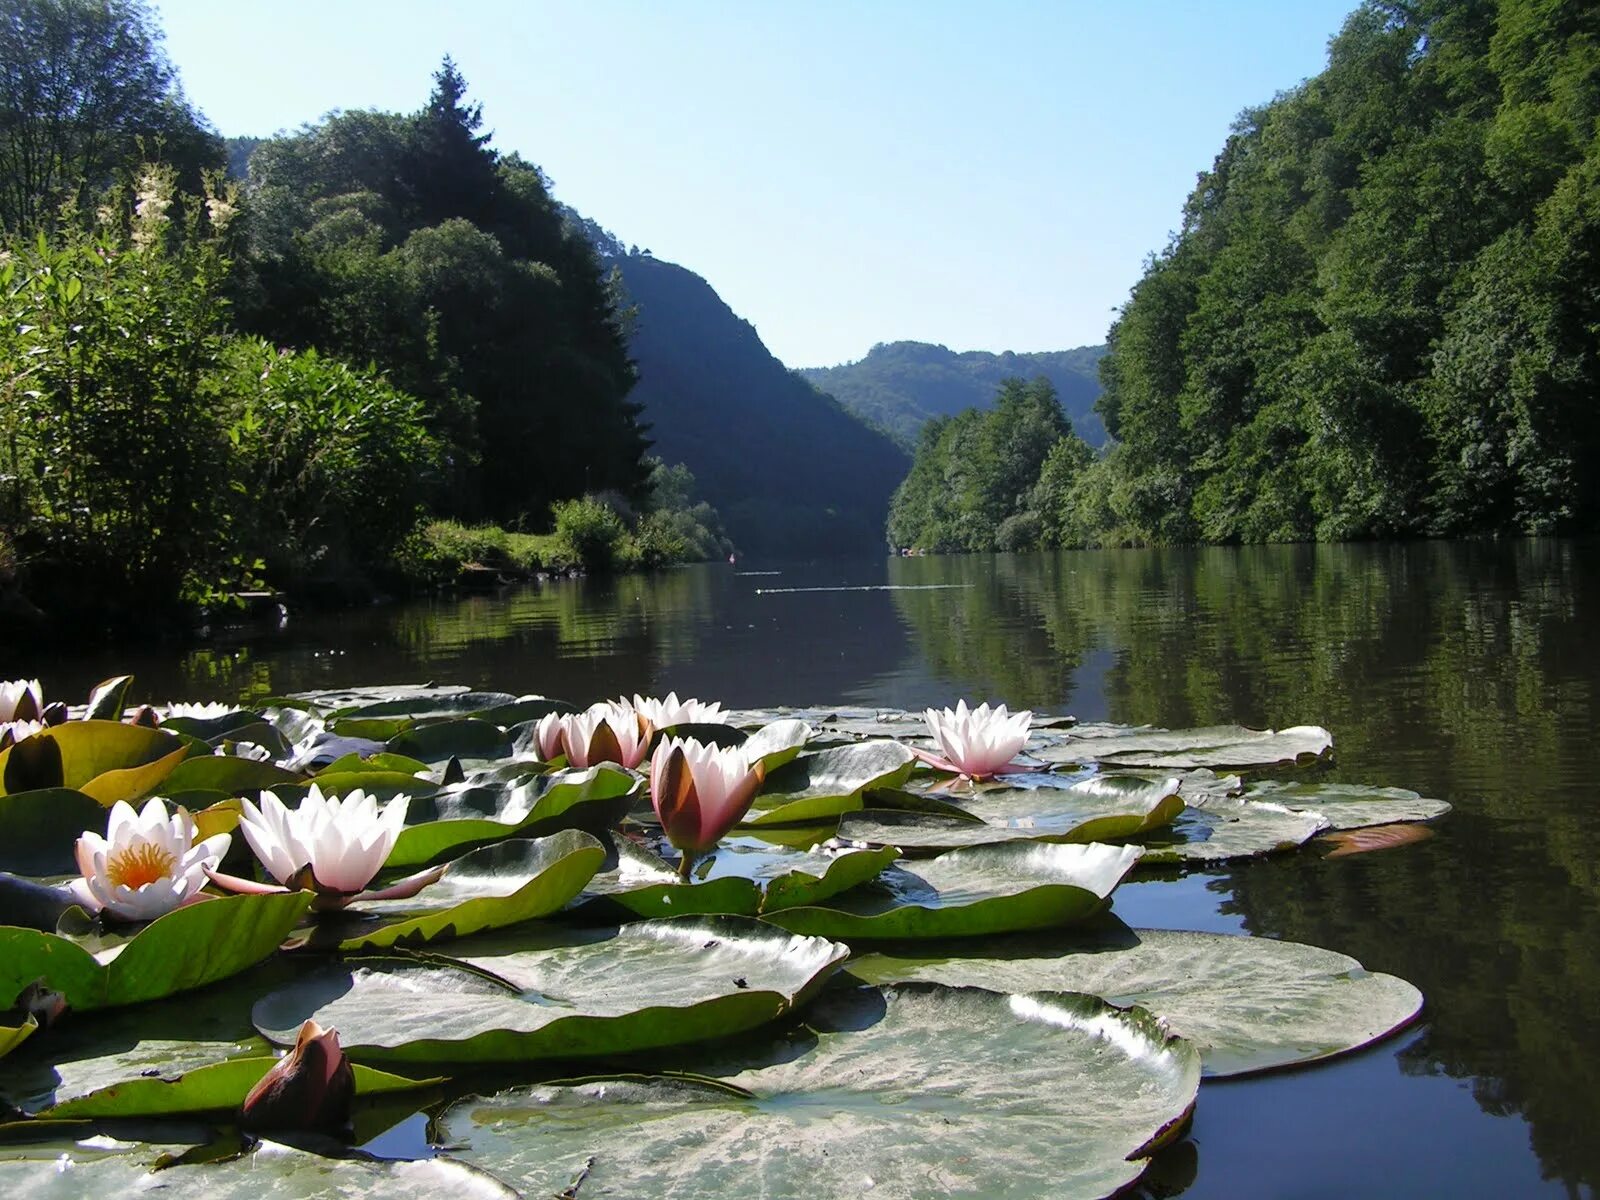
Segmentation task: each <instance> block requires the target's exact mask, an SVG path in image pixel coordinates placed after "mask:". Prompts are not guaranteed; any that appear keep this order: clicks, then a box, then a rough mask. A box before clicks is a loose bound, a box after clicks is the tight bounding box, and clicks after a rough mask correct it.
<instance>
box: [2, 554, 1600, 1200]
mask: <svg viewBox="0 0 1600 1200" xmlns="http://www.w3.org/2000/svg"><path fill="white" fill-rule="evenodd" d="M1596 549H1597V547H1596V546H1594V545H1593V544H1586V543H1582V542H1572V541H1528V542H1510V543H1484V544H1439V543H1416V544H1408V545H1398V546H1323V547H1307V546H1295V547H1264V548H1246V549H1231V548H1218V549H1205V550H1181V551H1128V550H1120V551H1101V552H1078V553H1067V554H1061V555H1054V556H1046V555H1019V556H1009V555H1002V556H992V557H969V558H947V559H939V558H922V559H892V560H887V561H884V560H877V559H874V560H870V561H862V562H846V563H827V564H787V563H767V562H761V563H750V564H740V566H738V567H737V568H735V567H731V566H727V565H724V564H718V565H715V566H705V567H695V568H690V569H686V570H681V571H673V572H668V573H665V574H662V575H659V576H655V577H639V578H628V579H623V580H618V581H595V580H590V581H577V582H572V583H561V584H553V585H549V586H547V587H545V588H543V589H538V588H528V589H522V590H517V591H512V592H509V593H507V594H505V595H501V596H493V597H474V598H469V599H461V600H456V599H448V600H434V601H427V602H420V603H412V604H406V605H402V606H392V607H383V608H373V609H370V610H364V611H361V612H358V613H346V614H340V615H337V616H326V617H308V618H293V617H292V618H291V619H290V621H289V623H288V624H287V626H286V627H285V628H283V629H282V630H255V631H219V632H218V634H217V636H216V637H215V638H214V639H213V641H212V642H210V643H209V644H207V645H204V646H201V647H199V648H177V647H173V648H166V649H162V648H156V649H145V650H141V651H137V652H125V653H112V652H106V653H99V652H97V653H96V654H95V655H93V656H89V657H83V658H77V659H71V660H68V659H63V658H60V657H54V658H49V659H46V658H38V659H33V660H28V659H25V658H24V659H20V660H18V661H15V662H13V663H11V664H8V666H7V668H6V669H5V670H0V677H12V676H15V675H17V674H23V673H26V674H33V673H35V672H37V673H39V674H41V675H42V676H44V677H45V679H46V682H47V690H48V691H49V692H50V693H51V694H52V695H54V696H57V697H60V696H63V695H65V696H69V697H76V696H78V695H80V694H82V693H83V692H84V691H85V690H86V688H87V687H88V685H90V684H92V683H93V682H94V681H95V680H97V679H99V678H102V677H104V676H106V675H109V674H113V673H117V672H121V671H129V670H131V671H133V672H135V673H136V674H137V676H138V679H139V682H138V692H139V694H140V696H141V698H144V699H150V700H154V701H163V700H166V699H179V698H182V699H234V698H238V697H259V696H263V695H268V694H272V693H275V692H284V691H292V690H299V689H305V688H313V687H323V686H333V685H348V684H376V683H399V682H408V681H419V680H429V679H433V680H439V681H441V682H457V683H465V684H471V685H474V686H478V687H485V688H495V689H502V690H506V691H511V692H518V693H522V692H542V693H545V694H548V695H553V696H561V697H564V698H568V699H572V700H578V701H585V700H590V699H596V698H600V697H604V696H610V695H616V694H619V693H623V692H633V691H656V692H664V691H666V690H667V689H669V688H673V689H676V690H677V691H678V692H679V693H680V694H683V693H685V692H687V693H690V694H693V695H698V696H700V697H702V698H707V699H712V698H715V699H720V700H722V701H724V702H725V703H728V704H732V705H738V706H751V705H766V704H777V703H787V704H811V703H835V702H837V703H849V704H859V705H884V706H892V707H900V708H917V707H922V706H924V705H927V704H933V703H938V704H944V703H950V702H953V701H954V700H955V699H956V698H957V697H959V696H965V697H967V698H969V699H972V700H977V699H981V698H991V699H1003V700H1006V701H1008V702H1010V703H1011V704H1013V705H1031V706H1035V707H1038V708H1045V709H1051V710H1057V711H1069V712H1073V713H1076V714H1077V715H1078V716H1079V717H1081V718H1084V719H1097V720H1112V721H1123V722H1148V723H1151V724H1158V725H1165V726H1172V727H1181V726H1187V725H1202V724H1216V723H1224V722H1230V721H1239V722H1242V723H1245V724H1250V725H1271V726H1282V725H1290V724H1297V723H1305V722H1311V723H1317V724H1322V725H1326V726H1327V727H1328V728H1329V729H1331V730H1332V731H1333V734H1334V737H1335V760H1334V762H1333V764H1332V765H1331V766H1330V767H1329V768H1327V771H1326V775H1325V777H1326V778H1329V779H1344V780H1351V781H1359V782H1368V783H1376V784H1388V785H1398V786H1404V787H1410V788H1415V789H1416V790H1418V791H1421V792H1423V793H1424V794H1425V795H1430V796H1437V797H1440V798H1442V799H1445V800H1449V801H1450V802H1451V803H1452V804H1454V805H1455V806H1456V811H1455V812H1454V813H1453V814H1452V815H1451V816H1449V817H1447V818H1446V819H1445V820H1444V821H1443V822H1442V823H1441V825H1440V827H1439V836H1437V837H1436V838H1434V839H1433V840H1431V841H1428V842H1425V843H1422V844H1419V845H1414V846H1410V847H1406V848H1404V849H1401V850H1395V851H1390V852H1386V853H1379V854H1371V855H1366V856H1359V857H1353V858H1347V859H1334V860H1323V859H1321V858H1320V857H1319V856H1317V855H1315V854H1313V853H1309V852H1307V853H1301V854H1298V855H1292V856H1287V857H1280V858H1277V859H1272V860H1267V861H1264V862H1260V863H1255V864H1250V865H1246V866H1242V867H1238V868H1235V869H1232V870H1227V871H1220V872H1214V873H1210V874H1206V875H1198V876H1190V877H1188V878H1186V879H1184V880H1183V881H1181V882H1180V883H1178V884H1175V885H1168V884H1135V885H1131V886H1129V887H1126V888H1124V889H1123V890H1122V891H1120V892H1119V893H1118V899H1117V906H1116V907H1117V911H1118V912H1119V913H1120V914H1121V915H1123V916H1124V918H1125V919H1127V920H1129V921H1130V922H1132V923H1135V924H1152V925H1167V926H1171V927H1183V928H1195V929H1217V930H1227V931H1245V932H1250V933H1255V934H1263V935H1268V936H1273V937H1281V938H1289V939H1293V940H1296V941H1302V942H1310V943H1313V944H1316V945H1320V946H1326V947H1329V948H1331V949H1335V950H1339V951H1342V952H1344V953H1347V954H1351V955H1353V956H1355V957H1356V958H1359V959H1360V960H1361V961H1362V962H1364V963H1365V964H1366V965H1367V966H1368V967H1370V968H1372V969H1374V970H1381V971H1389V972H1393V973H1395V974H1398V975H1401V976H1404V977H1405V978H1407V979H1410V980H1411V981H1413V982H1414V983H1416V984H1417V985H1418V986H1419V987H1420V988H1422V990H1423V992H1424V993H1425V994H1426V995H1427V997H1428V1008H1427V1011H1426V1014H1425V1019H1424V1021H1423V1022H1422V1023H1421V1024H1419V1025H1418V1026H1415V1027H1413V1028H1412V1029H1411V1030H1409V1031H1407V1032H1406V1033H1404V1034H1403V1035H1401V1036H1400V1037H1397V1038H1395V1039H1392V1040H1390V1041H1387V1042H1385V1043H1383V1044H1381V1045H1379V1046H1377V1047H1373V1048H1371V1049H1369V1050H1367V1051H1364V1052H1363V1053H1361V1054H1358V1055H1355V1056H1352V1057H1349V1058H1346V1059H1343V1060H1340V1061H1337V1062H1334V1063H1330V1064H1325V1065H1321V1066H1317V1067H1313V1068H1309V1069H1304V1070H1299V1071H1293V1072H1287V1073H1283V1074H1279V1075H1275V1076H1269V1077H1266V1078H1260V1079H1251V1080H1243V1081H1235V1082H1217V1083H1208V1084H1206V1085H1205V1086H1204V1087H1203V1089H1202V1092H1201V1097H1200V1103H1199V1108H1198V1111H1197V1115H1196V1119H1195V1124H1194V1128H1193V1132H1192V1134H1191V1136H1190V1138H1189V1140H1188V1141H1187V1142H1185V1143H1184V1144H1183V1145H1181V1146H1180V1147H1178V1148H1177V1149H1176V1150H1174V1151H1172V1152H1169V1153H1168V1154H1167V1155H1166V1156H1165V1157H1164V1159H1163V1160H1162V1161H1161V1163H1160V1164H1159V1171H1158V1173H1157V1179H1156V1181H1155V1182H1154V1183H1152V1185H1151V1188H1152V1191H1151V1194H1159V1195H1176V1194H1179V1192H1180V1191H1181V1193H1182V1194H1183V1195H1184V1196H1186V1197H1246V1196H1263V1197H1267V1196H1270V1197H1288V1196H1295V1197H1319V1196H1328V1197H1345V1196H1352V1195H1397V1196H1398V1195H1406V1196H1411V1195H1450V1196H1496V1197H1499V1196H1533V1195H1541V1194H1546V1193H1548V1194H1552V1195H1592V1194H1593V1193H1594V1190H1595V1185H1596V1183H1597V1181H1600V1138H1596V1137H1595V1135H1594V1130H1595V1129H1596V1128H1597V1126H1600V1034H1597V1033H1596V1032H1595V1028H1594V1024H1593V1021H1594V1016H1593V1014H1595V1013H1596V1012H1600V904H1597V897H1600V867H1597V858H1596V853H1595V842H1596V838H1595V831H1594V822H1593V819H1592V818H1593V811H1594V807H1595V795H1596V789H1595V785H1594V773H1595V769H1594V751H1595V746H1596V733H1597V732H1600V638H1597V637H1596V631H1597V630H1600V567H1597V566H1596V563H1597V561H1600V559H1597V558H1596ZM753 572H760V573H759V574H756V573H753ZM771 572H777V573H776V574H773V573H771Z"/></svg>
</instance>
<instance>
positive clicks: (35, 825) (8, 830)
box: [0, 788, 106, 875]
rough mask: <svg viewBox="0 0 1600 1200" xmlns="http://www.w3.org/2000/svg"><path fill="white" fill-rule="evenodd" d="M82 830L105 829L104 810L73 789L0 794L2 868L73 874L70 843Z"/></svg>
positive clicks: (75, 870)
mask: <svg viewBox="0 0 1600 1200" xmlns="http://www.w3.org/2000/svg"><path fill="white" fill-rule="evenodd" d="M85 830H90V831H92V832H94V833H101V834H103V833H105V831H106V810H105V806H104V805H102V804H101V803H100V802H99V801H98V800H96V799H95V798H94V797H92V796H85V795H84V794H83V793H82V792H79V791H74V790H73V789H71V788H44V789H42V790H41V791H37V792H16V793H13V794H12V795H9V796H0V871H14V872H16V873H17V874H19V875H67V874H71V875H76V874H77V873H78V864H77V859H76V857H75V855H74V847H75V846H76V844H77V840H78V838H79V836H81V835H82V834H83V832H84V831H85Z"/></svg>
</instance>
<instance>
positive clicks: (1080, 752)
mask: <svg viewBox="0 0 1600 1200" xmlns="http://www.w3.org/2000/svg"><path fill="white" fill-rule="evenodd" d="M1331 749H1333V735H1332V734H1330V733H1329V732H1328V731H1327V730H1326V729H1323V728H1322V727H1321V726H1320V725H1295V726H1293V727H1292V728H1289V729H1281V730H1274V729H1246V728H1245V727H1244V726H1242V725H1213V726H1208V727H1206V728H1204V729H1176V730H1174V729H1138V728H1128V727H1126V726H1119V725H1079V726H1077V727H1076V728H1074V729H1073V730H1072V731H1071V733H1070V735H1069V736H1068V737H1066V738H1065V739H1063V740H1062V741H1060V742H1057V743H1055V744H1053V745H1048V746H1044V747H1041V748H1040V749H1039V750H1038V751H1037V752H1036V753H1037V756H1038V757H1039V758H1041V759H1043V760H1044V761H1046V762H1074V763H1087V762H1098V763H1104V764H1106V765H1108V766H1122V767H1158V768H1161V769H1163V770H1174V769H1176V770H1188V769H1191V768H1194V767H1211V768H1229V769H1233V770H1238V769H1241V768H1248V767H1271V766H1278V765H1282V764H1290V765H1292V764H1295V763H1306V762H1313V761H1315V760H1316V759H1318V758H1321V757H1323V756H1324V755H1326V754H1327V753H1328V751H1330V750H1331Z"/></svg>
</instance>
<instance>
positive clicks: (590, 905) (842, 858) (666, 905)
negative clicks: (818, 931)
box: [578, 837, 898, 920]
mask: <svg viewBox="0 0 1600 1200" xmlns="http://www.w3.org/2000/svg"><path fill="white" fill-rule="evenodd" d="M617 854H618V865H617V869H616V870H614V871H608V872H605V873H604V874H601V875H597V876H595V878H594V879H593V880H591V881H590V885H589V888H588V891H589V892H591V893H593V898H592V899H590V900H586V902H585V903H584V904H583V905H582V906H581V907H580V909H579V910H578V911H580V912H582V913H583V914H584V915H585V916H589V915H590V914H591V913H592V914H593V915H595V916H605V915H606V914H610V915H611V919H613V920H616V919H621V920H629V919H631V918H632V917H647V918H648V917H671V916H685V915H688V914H696V915H710V914H727V915H730V916H754V915H755V914H756V913H758V912H775V911H777V910H778V909H780V908H794V907H797V906H799V905H802V904H816V903H820V902H821V901H823V900H826V899H828V898H829V897H831V896H835V895H838V894H839V893H841V892H845V891H848V890H849V889H850V888H852V887H856V886H857V885H859V884H862V883H865V882H866V881H867V880H869V879H872V878H874V877H875V876H877V875H878V874H879V873H880V872H882V870H883V869H884V868H885V867H887V866H888V865H889V864H890V863H892V862H893V861H894V860H895V858H896V857H898V856H897V855H896V853H895V852H894V851H893V850H889V849H881V850H844V851H824V850H821V849H814V850H811V851H809V852H806V853H798V854H797V853H795V852H793V851H791V850H777V849H774V848H773V847H772V846H770V845H766V844H764V843H762V842H759V841H757V840H755V839H754V838H746V837H738V838H729V839H726V840H725V841H723V843H722V844H721V845H719V846H718V847H717V850H716V853H715V854H713V855H711V856H710V857H708V858H706V859H702V860H701V862H700V863H698V864H697V865H696V868H695V873H694V877H693V879H692V880H691V881H690V882H688V883H685V882H684V881H683V880H681V879H680V878H679V877H678V872H677V867H676V864H675V863H669V862H667V861H665V860H664V859H662V858H661V857H659V856H658V855H656V854H653V853H651V852H650V850H648V849H646V848H645V847H642V846H639V845H636V844H635V843H633V842H627V841H624V842H620V843H619V844H618V850H617ZM618 910H620V912H619V911H618Z"/></svg>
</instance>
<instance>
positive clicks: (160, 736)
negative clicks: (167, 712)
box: [0, 721, 187, 806]
mask: <svg viewBox="0 0 1600 1200" xmlns="http://www.w3.org/2000/svg"><path fill="white" fill-rule="evenodd" d="M46 743H53V749H52V752H51V753H50V754H48V755H40V754H39V753H38V752H39V751H40V749H41V748H47V747H45V744H46ZM184 753H187V750H186V747H185V745H184V743H183V741H182V740H180V739H179V738H178V737H177V736H175V735H174V734H170V733H167V732H165V731H163V730H160V729H147V728H145V727H144V726H143V725H124V724H122V723H120V722H118V721H68V722H66V724H64V725H55V726H52V727H51V728H49V729H46V730H42V731H41V732H39V733H36V734H34V735H33V736H32V737H29V738H24V739H23V740H22V741H20V742H17V743H15V744H14V745H11V746H8V747H7V748H6V749H5V750H3V751H0V783H3V786H0V795H7V794H11V793H15V792H28V791H34V790H37V789H40V788H52V787H66V788H75V789H77V790H78V791H81V792H84V793H86V794H88V795H91V796H93V797H94V798H95V799H96V800H98V801H100V802H101V803H102V804H105V805H107V806H110V805H111V804H114V803H116V801H118V800H130V799H134V798H135V797H137V796H143V795H147V794H148V793H149V792H150V791H153V790H154V789H155V788H156V787H158V786H159V785H160V783H161V781H162V780H163V779H165V778H166V777H167V775H168V774H169V773H170V772H171V771H172V770H173V768H175V767H176V766H177V765H178V763H179V762H181V761H182V759H183V757H184ZM46 760H48V761H46ZM123 772H128V773H129V774H127V775H124V774H122V773H123ZM107 777H109V778H107ZM101 779H105V782H104V783H101V784H100V785H99V788H98V790H97V788H96V787H95V782H96V781H97V780H101Z"/></svg>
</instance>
